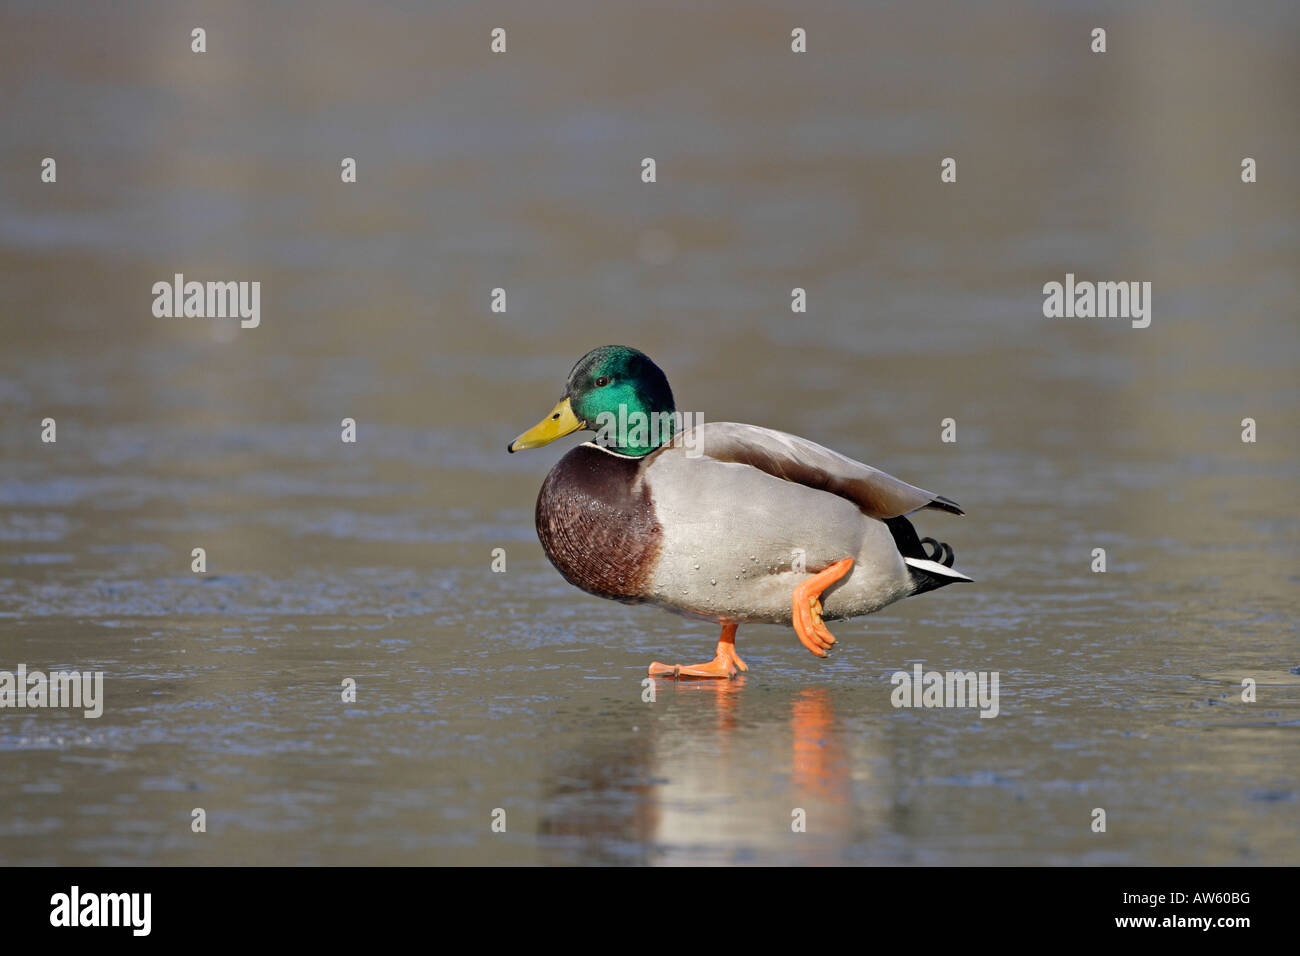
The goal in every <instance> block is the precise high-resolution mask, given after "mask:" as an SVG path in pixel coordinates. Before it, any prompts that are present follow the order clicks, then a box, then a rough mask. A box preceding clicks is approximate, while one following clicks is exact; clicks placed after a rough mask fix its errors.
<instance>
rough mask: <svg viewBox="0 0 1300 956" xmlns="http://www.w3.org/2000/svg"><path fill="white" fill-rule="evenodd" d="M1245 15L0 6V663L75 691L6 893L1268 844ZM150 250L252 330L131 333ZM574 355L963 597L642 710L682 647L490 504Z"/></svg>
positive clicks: (1259, 26) (1277, 461)
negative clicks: (732, 425) (809, 459)
mask: <svg viewBox="0 0 1300 956" xmlns="http://www.w3.org/2000/svg"><path fill="white" fill-rule="evenodd" d="M1098 26H1100V27H1104V28H1105V29H1106V30H1107V47H1108V49H1107V52H1106V53H1105V54H1094V53H1092V52H1091V51H1090V45H1091V31H1092V29H1093V28H1094V27H1098ZM195 27H202V28H204V29H205V30H206V40H207V52H206V53H203V54H196V53H193V52H191V49H190V45H191V37H190V31H191V30H192V29H194V28H195ZM495 27H502V28H504V29H505V30H506V31H507V52H506V53H505V54H500V55H494V54H493V53H491V52H490V50H489V42H490V36H489V34H490V31H491V30H492V29H493V28H495ZM796 27H801V28H803V29H805V30H806V31H807V37H808V41H807V42H808V52H806V53H803V54H794V53H792V52H791V50H790V34H791V30H792V29H794V28H796ZM1298 34H1300V9H1298V8H1297V7H1296V5H1295V4H1293V3H1287V2H1284V0H1278V2H1247V3H1237V4H1232V5H1228V4H1210V3H1203V4H1200V3H1184V2H1153V3H1144V4H1142V5H1140V8H1137V7H1135V6H1134V5H1132V4H1123V3H1114V4H1085V3H1074V2H1065V0H1056V2H1046V3H1042V2H1035V3H1030V2H1023V3H992V4H980V5H978V8H977V7H976V5H965V4H930V3H911V2H909V3H881V4H859V3H830V2H821V0H811V2H810V0H803V2H799V3H793V2H788V3H775V2H753V3H745V4H743V5H742V4H735V3H733V4H710V3H697V2H690V3H686V2H682V3H676V2H667V3H656V4H653V5H649V4H633V3H627V2H618V3H610V2H603V3H599V2H591V3H553V4H535V3H525V2H518V3H511V2H492V3H424V2H407V3H373V4H372V3H367V4H347V3H340V2H330V0H326V2H311V3H306V2H300V3H282V4H262V3H253V2H221V3H216V2H209V3H187V2H166V3H163V2H158V3H137V2H124V3H115V4H111V5H110V4H87V3H69V2H60V0H41V2H19V0H6V2H4V3H2V4H0V79H2V81H3V89H4V90H5V97H4V107H3V109H4V115H5V122H4V123H3V124H2V125H0V304H2V312H0V314H2V315H3V323H4V338H3V343H4V344H3V348H2V349H0V413H2V419H0V668H3V669H9V670H13V669H14V668H16V666H17V664H18V663H20V662H22V663H26V664H27V665H28V667H29V668H43V669H47V670H51V669H58V668H79V669H83V670H87V669H89V670H95V669H98V670H103V671H104V672H105V674H106V677H105V692H106V698H107V699H106V704H105V713H104V716H103V717H102V718H100V719H99V720H85V719H82V718H81V717H80V715H79V714H74V713H69V712H65V711H31V710H24V711H16V710H7V711H3V712H0V862H4V863H6V864H35V863H58V864H118V863H161V864H231V863H279V864H283V863H380V864H429V863H457V864H489V863H747V862H752V863H839V862H850V863H886V864H932V863H946V864H979V863H997V864H1078V863H1088V864H1101V863H1106V864H1148V865H1149V864H1201V863H1209V864H1223V863H1263V864H1279V863H1295V862H1296V861H1297V858H1298V857H1300V853H1298V852H1297V851H1298V848H1300V838H1298V837H1297V833H1300V829H1298V828H1297V823H1298V822H1300V782H1298V781H1297V775H1298V771H1297V761H1296V753H1297V752H1300V751H1298V750H1297V735H1298V734H1300V644H1298V643H1297V626H1296V610H1297V601H1296V594H1297V589H1296V583H1297V579H1298V575H1300V566H1298V562H1297V548H1296V545H1297V517H1296V506H1295V500H1296V479H1297V477H1298V475H1297V458H1296V450H1297V437H1300V429H1298V425H1300V416H1298V415H1297V375H1296V369H1297V359H1298V358H1300V355H1298V351H1300V336H1298V334H1297V333H1298V331H1300V330H1298V325H1297V304H1296V303H1297V291H1298V290H1297V269H1296V266H1297V262H1300V230H1298V228H1297V222H1298V219H1297V213H1300V208H1298V206H1300V201H1298V199H1297V195H1298V193H1297V189H1296V182H1297V173H1300V169H1298V168H1297V165H1298V163H1297V157H1298V156H1300V135H1298V132H1297V123H1296V117H1297V105H1298V104H1297V90H1298V89H1300V59H1297V57H1296V37H1297V35H1298ZM47 156H48V157H53V158H55V159H56V161H57V173H58V180H57V183H56V184H46V183H42V182H41V180H40V164H41V161H42V159H43V158H44V157H47ZM344 157H353V158H355V159H356V161H357V180H358V181H357V182H356V183H355V184H346V185H345V184H343V183H341V182H340V162H341V161H342V159H343V158H344ZM644 157H653V158H654V159H655V160H656V163H657V175H658V182H656V183H654V184H652V185H647V184H643V183H642V182H641V179H640V172H641V160H642V159H643V158H644ZM944 157H953V158H955V159H956V160H957V182H956V183H954V184H942V183H941V182H940V179H939V164H940V161H941V160H942V159H943V158H944ZM1243 157H1252V158H1254V159H1255V160H1256V161H1257V163H1258V180H1259V181H1258V182H1257V183H1255V184H1250V185H1247V184H1243V183H1242V181H1241V178H1240V170H1241V161H1242V159H1243ZM178 272H179V273H184V274H185V276H186V278H187V279H196V280H200V281H206V280H245V281H250V280H257V281H260V282H261V284H262V291H261V325H260V327H259V328H256V329H241V328H239V326H238V324H237V322H236V321H234V320H221V319H198V318H189V319H185V318H170V319H168V318H155V317H154V316H153V314H152V311H151V308H152V303H153V294H152V292H151V287H152V285H153V283H155V282H159V281H170V280H171V277H172V276H173V275H174V274H175V273H178ZM1067 272H1072V273H1075V274H1076V275H1077V276H1078V277H1079V278H1080V279H1081V280H1082V279H1089V280H1094V281H1096V280H1131V281H1149V282H1151V284H1152V290H1153V312H1152V322H1151V326H1150V328H1147V329H1145V330H1138V329H1133V328H1131V327H1130V325H1129V323H1128V322H1127V321H1125V320H1114V319H1078V320H1065V319H1045V318H1044V317H1043V315H1042V305H1043V294H1042V287H1043V284H1044V283H1046V282H1051V281H1058V282H1059V281H1063V279H1064V276H1065V274H1066V273H1067ZM796 286H798V287H802V288H805V289H806V290H807V296H808V311H807V313H806V314H792V312H791V310H790V294H791V289H792V288H794V287H796ZM495 287H502V288H504V289H505V290H506V292H507V297H508V298H507V303H508V305H507V311H506V312H505V313H504V314H497V313H493V312H492V311H490V309H489V303H490V295H491V290H492V289H493V288H495ZM607 343H622V344H628V345H633V346H636V347H639V348H641V349H643V350H644V351H646V352H648V353H649V354H650V355H651V356H652V357H654V358H655V360H656V361H657V362H658V363H659V364H660V365H661V367H662V368H663V369H664V370H665V371H666V372H667V374H668V376H669V379H670V381H671V382H672V385H673V389H674V392H675V394H676V397H677V400H678V406H679V408H680V409H682V410H684V411H691V412H702V413H703V414H704V415H705V417H706V418H707V419H709V420H732V421H745V422H752V423H755V424H761V425H766V426H769V427H773V428H779V429H783V430H787V431H792V432H795V433H798V434H800V435H803V436H805V437H808V438H810V439H812V440H814V441H818V442H821V443H823V444H826V445H829V446H831V447H833V448H835V449H837V450H839V451H841V452H843V453H845V454H848V455H850V456H853V457H855V458H858V459H861V460H863V461H866V462H868V463H870V464H873V465H875V466H876V467H879V468H882V469H884V470H887V471H889V472H891V473H893V474H895V475H898V476H899V477H901V478H903V479H905V480H907V481H911V482H913V483H916V484H919V485H921V486H923V487H926V488H929V489H932V490H934V491H936V492H938V493H942V494H945V495H947V496H949V497H951V498H954V499H955V500H957V501H959V502H961V504H962V505H963V506H964V507H965V509H966V510H967V512H968V517H966V518H964V519H960V520H958V519H953V518H950V517H946V516H943V515H934V516H926V517H924V518H922V519H921V520H920V521H919V522H918V525H919V527H920V530H921V532H922V533H923V534H926V533H929V534H934V535H936V536H938V537H941V538H942V539H943V540H946V541H948V542H950V543H951V544H952V545H953V547H954V548H955V549H956V553H957V558H958V565H959V567H961V568H962V569H963V570H965V571H966V572H968V573H969V574H971V575H972V576H973V577H975V578H976V579H977V583H976V584H975V585H972V586H963V587H961V588H950V589H947V590H944V591H942V592H939V593H936V594H930V595H926V596H923V597H921V598H918V599H916V600H914V601H906V602H902V603H901V604H897V605H894V606H892V607H890V608H888V609H887V610H886V611H885V612H884V613H882V614H878V615H875V616H872V617H869V618H864V619H860V620H857V621H853V622H849V623H845V624H841V625H839V626H838V627H837V628H836V634H837V636H838V637H839V639H840V644H839V646H838V649H837V652H836V655H835V656H834V657H833V658H831V659H830V660H828V661H819V660H816V659H814V658H812V657H811V656H810V655H809V654H808V653H807V652H806V651H804V650H803V648H802V647H801V646H800V645H799V644H798V642H797V640H796V639H795V637H794V635H793V633H792V632H791V631H789V630H788V629H783V628H777V627H766V626H754V627H749V628H746V629H742V631H741V635H740V642H741V643H740V646H741V652H742V654H743V655H744V657H745V658H746V660H747V661H748V662H749V664H750V668H751V670H750V673H749V674H748V675H747V676H745V677H744V678H743V679H741V680H738V681H735V682H726V683H721V684H681V685H674V684H671V683H661V684H659V685H658V693H657V700H656V701H655V702H654V703H646V702H643V701H642V698H641V694H642V687H641V679H642V677H643V676H644V674H645V667H646V665H647V664H648V663H649V662H650V660H652V659H655V658H657V659H660V660H680V661H693V660H696V659H700V660H703V659H705V658H707V657H708V656H709V651H710V648H711V647H712V646H713V643H714V642H715V641H716V636H717V635H716V630H715V629H714V628H713V627H712V626H709V625H703V624H695V623H691V622H687V621H683V620H680V619H678V618H675V617H672V616H669V615H666V614H663V613H661V612H657V611H654V610H650V609H645V608H628V607H625V606H622V605H619V604H615V603H611V602H605V601H600V600H598V599H596V598H592V597H589V596H587V595H585V594H582V593H581V592H579V591H577V590H575V589H573V588H571V587H570V586H568V585H567V584H565V583H564V581H563V580H562V579H561V578H560V577H559V575H558V574H557V573H556V572H555V571H554V570H553V569H552V568H551V567H550V565H549V564H548V563H547V562H546V559H545V557H544V555H543V554H542V552H541V548H540V546H539V545H538V544H537V540H536V536H535V533H534V530H533V505H534V500H535V496H536V493H537V489H538V487H539V486H540V484H541V481H542V479H543V477H544V476H545V474H546V471H547V470H548V469H549V468H550V467H551V465H552V464H554V462H555V461H556V460H557V459H558V458H559V457H560V455H561V454H562V453H563V451H564V450H565V448H567V447H568V446H569V445H571V444H573V443H574V440H572V439H570V440H568V441H565V442H561V443H557V445H556V446H553V447H550V448H547V449H544V450H541V451H536V452H531V453H529V454H524V455H513V456H507V455H506V454H505V450H504V445H505V443H506V442H507V441H508V440H509V439H510V438H513V437H514V436H515V435H516V434H518V433H519V432H520V431H522V430H523V429H524V428H526V427H528V426H531V425H532V424H533V423H535V422H536V421H537V420H538V419H539V418H540V417H541V416H542V415H543V414H544V413H545V412H546V411H547V410H548V409H549V408H550V407H551V406H552V404H553V403H554V402H555V400H556V398H557V397H558V395H559V393H560V389H561V386H562V383H563V381H564V378H565V376H566V374H567V372H568V370H569V368H570V366H571V365H572V364H573V362H574V361H575V360H576V359H577V358H578V357H579V356H580V355H582V354H583V353H584V352H586V351H587V350H588V349H590V348H592V347H594V346H597V345H602V344H607ZM46 417H51V418H54V419H56V421H57V428H58V431H57V435H58V441H57V443H55V444H44V443H42V442H41V441H40V433H41V425H40V423H41V420H42V419H44V418H46ZM345 417H350V418H354V419H355V420H356V421H357V423H358V431H357V436H358V440H357V442H356V444H344V443H342V442H341V441H340V427H339V423H340V421H341V419H343V418H345ZM949 417H951V418H953V419H955V420H956V422H957V441H956V442H955V443H951V444H949V443H942V442H941V441H940V422H941V420H942V419H944V418H949ZM1246 417H1250V418H1253V419H1255V420H1256V421H1257V423H1258V441H1257V442H1256V443H1254V444H1246V443H1243V442H1242V441H1241V437H1240V436H1241V420H1242V419H1243V418H1246ZM195 547H203V548H205V549H206V552H207V555H208V573H207V574H205V575H196V574H193V573H191V571H190V561H191V558H190V553H191V550H192V549H193V548H195ZM1098 547H1100V548H1105V549H1106V552H1107V556H1108V567H1107V571H1106V573H1104V574H1098V573H1093V572H1092V571H1091V570H1090V566H1091V564H1092V552H1093V549H1094V548H1098ZM495 548H504V549H505V551H506V554H507V560H508V570H507V571H506V573H504V574H495V573H492V572H491V570H490V562H491V559H492V551H493V549H495ZM915 661H921V662H923V663H924V664H925V666H926V667H927V668H934V669H939V670H952V669H975V670H996V671H999V672H1000V674H1001V695H1002V696H1001V714H1000V716H999V717H998V718H996V719H994V720H980V719H979V718H978V716H977V714H976V712H974V711H961V710H926V711H921V710H915V711H909V710H895V709H893V708H892V707H891V706H890V703H889V694H890V691H891V689H892V687H891V685H890V683H889V675H890V674H891V673H892V672H893V671H895V670H897V669H900V668H906V669H910V667H911V663H912V662H915ZM347 677H352V678H354V679H356V681H357V684H358V700H357V702H356V703H355V704H352V705H344V704H342V703H341V701H340V696H339V695H340V684H341V682H342V680H343V679H344V678H347ZM1246 677H1250V678H1252V679H1254V680H1255V681H1257V682H1258V692H1257V694H1258V699H1257V701H1256V702H1255V703H1251V704H1247V703H1243V702H1242V701H1241V682H1242V680H1243V679H1244V678H1246ZM195 807H202V808H204V809H205V810H206V813H207V821H208V829H207V832H206V833H205V834H195V833H192V832H191V827H190V820H191V811H192V810H193V808H195ZM796 807H797V808H802V809H804V810H805V811H806V813H807V818H808V826H807V832H806V833H792V832H791V827H790V822H791V813H792V810H793V809H794V808H796ZM1096 807H1102V808H1105V809H1106V810H1107V814H1108V829H1107V832H1106V833H1104V834H1101V833H1094V832H1092V830H1091V827H1090V824H1091V822H1092V810H1093V808H1096ZM496 808H501V809H504V810H505V811H506V813H507V820H508V823H507V830H506V832H505V833H493V832H491V830H490V824H491V821H492V812H493V810H494V809H496Z"/></svg>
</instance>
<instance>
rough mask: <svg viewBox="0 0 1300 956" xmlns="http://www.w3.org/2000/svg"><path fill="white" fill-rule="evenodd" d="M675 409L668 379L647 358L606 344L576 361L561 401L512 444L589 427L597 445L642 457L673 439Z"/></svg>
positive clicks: (532, 444)
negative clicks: (594, 435)
mask: <svg viewBox="0 0 1300 956" xmlns="http://www.w3.org/2000/svg"><path fill="white" fill-rule="evenodd" d="M675 411H676V407H675V406H674V404H673V391H672V389H671V388H669V387H668V378H667V376H665V375H664V373H663V371H662V370H660V368H659V366H658V365H656V364H655V363H654V362H652V361H650V358H649V356H647V355H646V354H645V353H644V352H638V351H637V350H636V349H633V348H628V347H627V346H625V345H603V346H601V347H600V348H598V349H592V350H591V351H590V352H588V353H587V354H586V355H584V356H583V357H582V358H580V359H578V363H577V364H576V365H574V366H573V371H571V372H570V373H569V378H568V381H566V382H565V383H564V397H563V398H561V399H560V402H559V404H558V405H556V406H555V408H553V409H551V412H550V414H549V415H547V417H546V418H543V419H542V420H541V421H540V422H539V423H538V424H537V425H536V426H535V427H533V428H530V429H529V430H528V431H526V432H524V433H523V434H522V435H520V436H519V437H518V438H516V439H515V440H514V441H512V442H511V443H510V445H509V446H508V448H509V450H510V451H520V450H522V449H524V448H538V447H540V446H542V445H546V444H549V443H550V442H553V441H555V439H557V438H559V437H561V436H563V435H567V434H569V433H570V432H575V431H577V430H578V429H580V428H586V429H589V430H591V431H595V432H596V433H597V435H596V441H597V443H598V444H601V445H604V446H605V447H607V448H611V449H613V450H615V451H619V452H621V453H623V454H625V455H635V456H638V457H639V456H641V455H648V454H649V453H650V452H652V451H654V450H655V449H656V448H657V447H659V446H660V445H662V444H663V443H664V442H666V441H668V440H669V439H671V438H672V436H673V433H674V431H675V416H674V412H675Z"/></svg>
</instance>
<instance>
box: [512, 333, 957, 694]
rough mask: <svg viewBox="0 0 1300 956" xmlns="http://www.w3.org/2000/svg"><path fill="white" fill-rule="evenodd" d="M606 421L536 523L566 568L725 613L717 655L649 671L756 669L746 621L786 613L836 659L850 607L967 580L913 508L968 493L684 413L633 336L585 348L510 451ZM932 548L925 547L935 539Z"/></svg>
mask: <svg viewBox="0 0 1300 956" xmlns="http://www.w3.org/2000/svg"><path fill="white" fill-rule="evenodd" d="M579 429H589V430H593V431H597V437H596V439H595V440H593V441H587V442H584V443H582V444H581V445H578V446H577V447H576V448H574V449H572V450H571V451H570V452H569V453H568V454H566V455H565V456H564V457H563V458H561V459H560V461H559V463H558V464H556V466H555V467H554V468H552V469H551V472H550V474H548V475H547V476H546V480H545V481H544V482H543V483H542V489H541V492H540V493H539V494H538V496H537V513H536V519H537V537H538V538H539V539H540V540H541V543H542V548H543V549H544V550H545V551H546V556H547V557H548V558H549V559H550V561H551V563H552V564H553V565H555V567H556V569H557V570H558V571H559V572H560V574H562V575H563V576H564V578H565V579H566V580H567V581H568V582H569V583H570V584H573V585H576V586H577V587H579V588H581V589H582V590H584V591H586V592H587V593H589V594H594V595H597V596H599V597H603V598H610V599H613V600H616V601H622V602H624V603H628V604H653V605H657V606H659V607H662V608H665V609H667V610H671V611H674V612H676V613H679V614H683V615H686V616H688V617H693V618H698V619H703V620H708V621H713V622H714V623H717V624H720V625H721V626H722V635H721V637H720V638H719V641H718V646H717V650H716V653H715V655H714V658H713V660H712V661H709V662H708V663H706V664H694V665H688V666H683V665H668V664H661V663H659V662H658V661H655V662H654V663H652V664H651V665H650V670H649V673H650V676H652V677H674V678H677V677H702V678H729V677H735V676H736V674H737V672H738V671H744V670H748V667H746V665H745V662H744V661H743V660H741V658H740V656H739V655H738V654H737V653H736V629H737V628H738V627H739V625H741V624H744V623H748V622H751V621H762V622H767V623H772V624H790V625H793V626H794V631H795V634H796V635H798V637H799V640H800V641H801V642H802V643H803V646H804V647H806V648H807V649H808V650H809V651H811V652H812V653H813V654H815V655H816V656H817V657H825V656H826V654H827V652H828V651H829V650H830V649H831V648H832V647H833V646H834V644H835V638H834V636H833V635H832V634H831V632H830V631H829V630H828V629H827V627H826V623H825V622H826V621H838V620H844V619H847V618H851V617H857V616H859V615H862V614H870V613H872V612H874V611H879V610H880V609H881V608H883V607H885V606H887V605H889V604H892V603H894V602H895V601H898V600H901V599H902V598H905V597H910V596H912V595H914V594H922V593H924V592H926V591H933V590H934V589H936V588H940V587H943V586H944V585H947V584H952V583H953V582H955V581H970V580H972V579H971V578H969V577H967V576H966V575H964V574H962V573H961V572H959V571H955V570H953V567H952V564H953V552H952V548H950V547H949V546H948V545H947V544H943V543H941V542H938V541H935V540H934V539H933V538H918V537H917V534H916V531H915V530H914V529H913V527H912V523H911V522H910V521H909V520H908V519H907V518H906V517H905V516H906V515H909V514H911V513H912V512H914V511H920V510H922V509H926V508H928V509H932V510H935V511H946V512H948V513H949V514H954V515H961V514H965V512H963V511H962V509H961V508H960V507H958V506H957V504H956V502H954V501H952V500H950V499H948V498H945V497H943V496H942V495H935V494H931V493H930V492H928V491H923V490H922V489H920V488H917V487H915V486H913V485H909V484H907V483H906V482H904V481H900V480H899V479H897V478H894V477H892V476H891V475H887V474H885V473H884V472H883V471H877V470H876V469H875V468H872V467H870V466H868V465H864V464H862V463H861V462H857V461H854V460H853V459H852V458H847V457H845V456H844V455H841V454H839V453H838V452H834V451H831V450H830V449H829V448H823V447H822V446H821V445H818V444H816V443H814V442H811V441H808V440H807V439H805V438H799V437H797V436H795V435H788V434H786V433H784V432H779V431H773V430H772V429H769V428H760V427H758V426H756V425H740V424H736V423H734V422H709V423H707V424H696V425H695V426H694V427H693V428H685V427H681V422H680V421H679V416H677V415H676V405H675V404H674V402H673V393H672V389H671V388H669V386H668V379H667V377H666V376H665V375H664V373H663V371H662V370H660V368H659V366H657V365H656V364H655V363H654V362H652V361H651V360H650V358H649V357H648V356H647V355H645V354H644V353H642V352H639V351H637V350H636V349H633V348H628V347H626V346H620V345H606V346H602V347H601V348H598V349H593V350H592V351H590V352H588V353H587V354H586V355H584V356H583V357H582V358H581V359H579V360H578V363H577V364H576V365H574V366H573V370H572V371H571V372H570V373H569V378H568V381H566V382H565V385H564V395H563V397H562V398H561V399H560V401H559V403H558V404H556V406H555V407H554V408H553V409H551V411H550V413H549V414H547V416H546V417H545V418H543V419H542V420H541V421H540V422H539V423H538V424H537V425H535V426H534V427H532V428H530V429H529V430H528V431H526V432H524V433H523V434H522V435H520V436H519V437H518V438H516V439H515V440H514V441H512V442H511V443H510V444H509V446H508V450H509V451H511V452H516V451H521V450H523V449H526V448H539V447H541V446H542V445H547V444H550V443H551V442H553V441H555V440H556V439H557V438H561V437H563V436H565V435H568V434H570V433H572V432H575V431H578V430H579ZM927 545H928V546H929V547H930V550H929V551H927V550H926V546H927Z"/></svg>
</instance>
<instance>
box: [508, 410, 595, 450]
mask: <svg viewBox="0 0 1300 956" xmlns="http://www.w3.org/2000/svg"><path fill="white" fill-rule="evenodd" d="M586 424H587V423H586V422H582V421H579V420H578V417H577V416H576V415H574V414H573V408H572V407H571V406H570V405H569V400H568V399H567V398H565V399H562V400H561V401H560V403H559V404H558V405H556V406H555V407H554V408H552V409H551V413H550V414H549V415H547V416H546V417H545V418H543V419H542V420H541V421H540V422H538V423H537V424H536V425H534V426H533V427H532V428H530V429H528V431H526V432H524V433H523V434H522V435H520V436H519V437H518V438H516V439H515V440H514V441H512V442H511V443H510V444H509V445H507V446H506V450H507V451H512V452H514V451H523V450H524V449H525V448H541V447H542V446H543V445H549V444H550V443H551V442H553V441H555V439H557V438H563V437H564V436H565V435H568V434H571V433H572V432H576V431H577V430H578V429H579V428H582V427H584V426H585V425H586Z"/></svg>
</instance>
